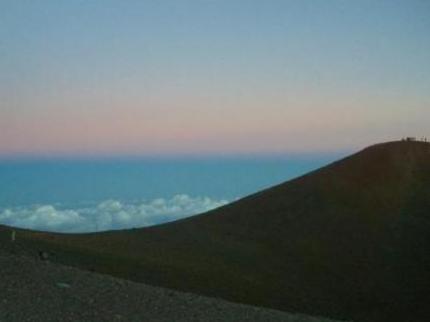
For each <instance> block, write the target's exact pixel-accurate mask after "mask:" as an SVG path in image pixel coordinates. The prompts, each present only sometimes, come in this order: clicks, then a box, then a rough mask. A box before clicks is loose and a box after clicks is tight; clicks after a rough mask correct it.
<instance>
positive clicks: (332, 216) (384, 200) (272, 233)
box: [4, 142, 430, 321]
mask: <svg viewBox="0 0 430 322" xmlns="http://www.w3.org/2000/svg"><path fill="white" fill-rule="evenodd" d="M429 211H430V144H428V143H424V142H390V143H385V144H379V145H375V146H372V147H369V148H367V149H365V150H363V151H361V152H359V153H357V154H355V155H352V156H350V157H348V158H345V159H343V160H341V161H338V162H335V163H333V164H331V165H329V166H327V167H324V168H322V169H320V170H317V171H314V172H312V173H309V174H307V175H305V176H303V177H300V178H297V179H295V180H292V181H289V182H287V183H284V184H281V185H278V186H276V187H273V188H270V189H268V190H265V191H262V192H259V193H257V194H254V195H251V196H249V197H246V198H244V199H242V200H239V201H237V202H235V203H232V204H230V205H227V206H224V207H221V208H219V209H216V210H214V211H211V212H208V213H206V214H203V215H200V216H196V217H192V218H189V219H185V220H182V221H178V222H174V223H170V224H166V225H160V226H156V227H151V228H145V229H134V230H128V231H115V232H106V233H98V234H84V235H62V234H49V233H39V232H28V231H19V232H18V236H19V238H18V241H17V243H15V244H16V245H14V247H15V248H17V247H18V248H20V249H25V250H26V251H28V252H30V253H32V252H33V253H34V251H35V250H36V249H44V250H45V249H46V250H50V251H52V252H53V253H55V254H56V255H55V258H54V259H53V260H55V261H59V262H61V263H65V264H70V265H75V266H78V267H82V268H86V269H92V270H96V271H100V272H104V273H108V274H112V275H116V276H121V277H125V278H129V279H132V280H136V281H143V282H147V283H150V284H154V285H162V286H168V287H172V288H176V289H180V290H186V291H191V292H196V293H201V294H206V295H210V296H218V297H222V298H225V299H229V300H233V301H238V302H243V303H250V304H254V305H260V306H267V307H272V308H277V309H281V310H289V311H300V312H306V313H311V314H318V315H325V316H329V317H335V318H340V319H353V320H356V321H406V320H420V319H423V317H425V316H427V315H428V314H429V313H430V312H429V309H428V308H427V305H426V303H425V302H424V295H425V294H426V293H427V292H428V289H429V287H430V283H429V282H430V261H429V258H428V254H429V253H430V214H429ZM4 238H7V237H4Z"/></svg>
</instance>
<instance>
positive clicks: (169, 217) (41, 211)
mask: <svg viewBox="0 0 430 322" xmlns="http://www.w3.org/2000/svg"><path fill="white" fill-rule="evenodd" d="M227 203H228V202H227V201H226V200H214V199H211V198H208V197H196V198H193V197H190V196H188V195H184V194H182V195H176V196H174V197H173V198H171V199H163V198H158V199H154V200H152V201H149V202H142V203H128V204H127V203H121V202H120V201H118V200H106V201H103V202H101V203H99V204H97V205H95V206H92V207H86V208H77V209H61V208H60V207H55V206H52V205H35V206H30V207H16V208H7V209H0V223H1V224H4V225H9V226H14V227H21V228H28V229H36V230H45V231H56V232H92V231H104V230H112V229H126V228H133V227H145V226H152V225H156V224H160V223H164V222H169V221H173V220H176V219H180V218H185V217H188V216H191V215H195V214H199V213H203V212H206V211H209V210H211V209H214V208H217V207H220V206H223V205H225V204H227Z"/></svg>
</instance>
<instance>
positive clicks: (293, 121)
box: [0, 0, 430, 159]
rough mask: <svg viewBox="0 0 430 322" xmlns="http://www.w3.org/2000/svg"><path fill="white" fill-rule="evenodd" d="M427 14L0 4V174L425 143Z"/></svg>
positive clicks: (331, 5) (241, 6)
mask: <svg viewBox="0 0 430 322" xmlns="http://www.w3.org/2000/svg"><path fill="white" fill-rule="evenodd" d="M429 34H430V2H429V1H406V0H405V1H396V0H390V1H375V0H372V1H365V0H363V1H336V0H333V1H327V0H320V1H287V0H282V1H273V0H267V1H251V0H250V1H244V0H243V1H237V0H228V1H222V0H219V1H216V0H200V1H197V0H195V1H191V0H181V1H179V0H177V1H173V0H170V1H169V0H165V1H155V0H154V1H134V0H128V1H119V0H117V1H113V0H88V1H79V0H75V1H68V0H52V1H51V0H40V1H33V0H0V159H10V158H18V159H19V158H28V157H31V158H34V157H66V158H68V157H94V156H95V157H104V156H124V155H127V156H160V155H161V156H166V155H168V156H178V155H192V156H202V155H203V156H206V155H217V156H218V155H242V154H246V155H248V154H250V155H255V154H257V155H271V154H288V153H290V154H291V153H295V154H306V153H319V152H328V151H341V150H353V149H356V148H359V147H363V146H366V145H368V144H372V143H376V142H381V141H386V140H392V139H398V138H400V137H402V136H410V135H412V136H423V135H429V136H430V134H429V133H428V132H429V130H428V125H429V121H430V104H429V103H430V37H429Z"/></svg>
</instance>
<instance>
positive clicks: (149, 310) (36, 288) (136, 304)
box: [0, 251, 333, 322]
mask: <svg viewBox="0 0 430 322" xmlns="http://www.w3.org/2000/svg"><path fill="white" fill-rule="evenodd" d="M0 321H2V322H3V321H44V322H49V321H151V322H158V321H160V322H162V321H166V322H175V321H177V322H182V321H187V322H188V321H205V322H211V321H220V322H221V321H232V322H233V321H234V322H240V321H265V322H269V321H285V322H329V321H333V320H329V319H324V318H315V317H309V316H305V315H299V314H289V313H285V312H281V311H276V310H270V309H265V308H258V307H253V306H249V305H242V304H236V303H231V302H227V301H224V300H220V299H214V298H208V297H203V296H199V295H195V294H190V293H182V292H176V291H172V290H169V289H163V288H158V287H152V286H148V285H144V284H140V283H134V282H130V281H127V280H122V279H118V278H113V277H110V276H106V275H101V274H96V273H92V272H87V271H81V270H78V269H75V268H71V267H67V266H61V265H58V264H53V263H50V262H44V261H40V260H35V259H32V258H28V257H25V256H18V255H10V254H7V253H3V252H1V251H0Z"/></svg>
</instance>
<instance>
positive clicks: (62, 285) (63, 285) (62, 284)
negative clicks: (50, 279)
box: [57, 282, 71, 288]
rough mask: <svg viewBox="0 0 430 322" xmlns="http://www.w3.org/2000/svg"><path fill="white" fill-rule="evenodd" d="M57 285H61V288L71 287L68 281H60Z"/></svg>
mask: <svg viewBox="0 0 430 322" xmlns="http://www.w3.org/2000/svg"><path fill="white" fill-rule="evenodd" d="M57 286H58V287H60V288H70V287H71V286H70V284H68V283H62V282H58V283H57Z"/></svg>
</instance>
